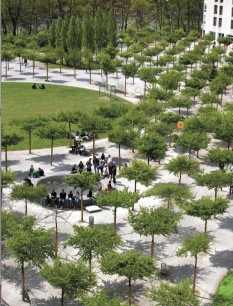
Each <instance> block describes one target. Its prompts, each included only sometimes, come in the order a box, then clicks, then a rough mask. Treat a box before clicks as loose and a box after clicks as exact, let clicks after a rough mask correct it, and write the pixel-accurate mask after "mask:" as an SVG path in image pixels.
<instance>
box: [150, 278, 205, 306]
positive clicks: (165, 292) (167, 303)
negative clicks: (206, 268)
mask: <svg viewBox="0 0 233 306" xmlns="http://www.w3.org/2000/svg"><path fill="white" fill-rule="evenodd" d="M147 296H148V297H149V298H150V299H151V300H152V301H154V302H156V303H157V305H159V306H177V305H179V306H187V305H189V306H200V301H199V300H198V298H197V297H196V296H195V295H193V292H192V289H191V288H190V281H189V280H184V281H181V282H179V283H177V284H176V285H175V286H174V285H173V284H172V285H170V284H167V283H164V282H163V283H161V284H160V285H159V287H156V288H151V289H149V290H148V294H147Z"/></svg>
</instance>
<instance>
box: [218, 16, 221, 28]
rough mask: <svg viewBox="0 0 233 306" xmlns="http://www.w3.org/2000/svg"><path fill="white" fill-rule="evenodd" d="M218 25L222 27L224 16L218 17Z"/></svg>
mask: <svg viewBox="0 0 233 306" xmlns="http://www.w3.org/2000/svg"><path fill="white" fill-rule="evenodd" d="M218 26H219V27H221V26H222V18H219V19H218Z"/></svg>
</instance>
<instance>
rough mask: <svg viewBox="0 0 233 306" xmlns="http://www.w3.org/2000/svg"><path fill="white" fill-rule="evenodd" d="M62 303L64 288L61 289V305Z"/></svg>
mask: <svg viewBox="0 0 233 306" xmlns="http://www.w3.org/2000/svg"><path fill="white" fill-rule="evenodd" d="M63 305H64V289H63V288H62V289H61V306H63Z"/></svg>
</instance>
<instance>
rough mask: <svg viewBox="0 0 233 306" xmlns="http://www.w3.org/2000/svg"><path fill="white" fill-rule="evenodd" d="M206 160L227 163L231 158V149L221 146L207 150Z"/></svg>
mask: <svg viewBox="0 0 233 306" xmlns="http://www.w3.org/2000/svg"><path fill="white" fill-rule="evenodd" d="M206 158H207V160H208V161H209V162H212V163H216V164H218V165H219V164H229V163H231V162H232V160H233V151H229V150H226V149H223V148H213V149H210V150H209V151H208V154H207V157H206Z"/></svg>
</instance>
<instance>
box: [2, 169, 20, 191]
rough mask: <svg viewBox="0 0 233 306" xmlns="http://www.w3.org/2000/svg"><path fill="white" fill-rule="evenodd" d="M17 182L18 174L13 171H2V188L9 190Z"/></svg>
mask: <svg viewBox="0 0 233 306" xmlns="http://www.w3.org/2000/svg"><path fill="white" fill-rule="evenodd" d="M15 180H16V173H15V172H12V171H8V172H5V171H1V188H8V187H10V185H12V184H13V183H14V182H15Z"/></svg>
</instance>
